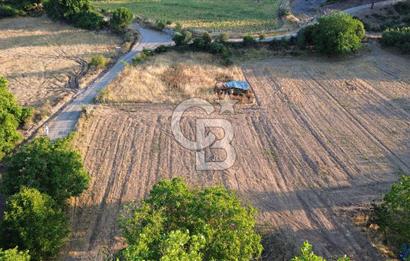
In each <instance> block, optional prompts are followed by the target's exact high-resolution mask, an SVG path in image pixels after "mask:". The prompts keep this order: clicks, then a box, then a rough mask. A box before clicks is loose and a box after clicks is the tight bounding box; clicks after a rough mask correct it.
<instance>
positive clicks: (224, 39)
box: [216, 33, 229, 43]
mask: <svg viewBox="0 0 410 261" xmlns="http://www.w3.org/2000/svg"><path fill="white" fill-rule="evenodd" d="M228 40H229V35H228V34H227V33H221V34H220V35H218V37H217V38H216V41H217V42H220V43H226V42H227V41H228Z"/></svg>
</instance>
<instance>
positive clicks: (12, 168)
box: [1, 137, 89, 203]
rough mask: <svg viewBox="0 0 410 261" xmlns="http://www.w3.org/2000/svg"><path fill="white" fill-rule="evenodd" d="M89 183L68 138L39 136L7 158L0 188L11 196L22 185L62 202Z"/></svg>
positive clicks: (76, 193) (79, 157)
mask: <svg viewBox="0 0 410 261" xmlns="http://www.w3.org/2000/svg"><path fill="white" fill-rule="evenodd" d="M88 182H89V176H88V174H87V172H86V170H85V169H84V167H83V164H82V159H81V156H80V154H79V153H78V152H77V151H75V150H73V149H72V148H71V146H70V143H69V139H59V140H56V141H54V142H53V141H50V139H48V138H46V137H41V138H37V139H34V140H33V141H32V142H30V143H28V144H25V145H23V146H22V147H21V148H20V149H19V150H18V151H17V152H16V153H15V154H14V155H12V156H10V157H8V158H6V173H4V175H3V180H2V187H1V188H2V191H3V193H4V194H6V195H12V194H14V193H16V192H18V191H19V190H20V188H21V187H23V186H27V187H33V188H36V189H38V190H39V191H41V192H44V193H47V194H48V195H50V196H51V197H53V199H55V200H56V201H57V202H58V203H63V202H64V201H65V200H66V199H67V198H69V197H71V196H78V195H79V194H81V192H83V191H84V190H85V189H86V188H87V186H88Z"/></svg>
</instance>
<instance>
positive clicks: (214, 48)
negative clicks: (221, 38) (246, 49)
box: [209, 42, 227, 54]
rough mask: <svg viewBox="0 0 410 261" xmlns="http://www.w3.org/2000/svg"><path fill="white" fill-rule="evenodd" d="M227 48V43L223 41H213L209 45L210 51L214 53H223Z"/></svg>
mask: <svg viewBox="0 0 410 261" xmlns="http://www.w3.org/2000/svg"><path fill="white" fill-rule="evenodd" d="M225 49H227V48H226V47H225V45H224V44H223V43H218V42H213V43H211V44H210V46H209V51H210V52H211V53H213V54H222V53H223V52H224V51H225Z"/></svg>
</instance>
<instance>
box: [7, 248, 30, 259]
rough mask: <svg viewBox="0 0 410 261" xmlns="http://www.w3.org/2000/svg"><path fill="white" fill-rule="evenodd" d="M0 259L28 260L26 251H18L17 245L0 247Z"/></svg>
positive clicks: (28, 256)
mask: <svg viewBox="0 0 410 261" xmlns="http://www.w3.org/2000/svg"><path fill="white" fill-rule="evenodd" d="M0 261H30V255H29V254H28V251H19V250H18V249H17V247H15V248H12V249H7V250H3V249H0Z"/></svg>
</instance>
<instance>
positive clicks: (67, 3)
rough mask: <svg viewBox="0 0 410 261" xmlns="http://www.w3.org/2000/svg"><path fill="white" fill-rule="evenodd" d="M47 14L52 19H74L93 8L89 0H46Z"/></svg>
mask: <svg viewBox="0 0 410 261" xmlns="http://www.w3.org/2000/svg"><path fill="white" fill-rule="evenodd" d="M44 7H45V9H46V12H47V15H48V16H49V17H51V18H52V19H65V20H68V21H70V20H72V19H73V18H74V17H75V16H77V15H78V14H80V13H83V12H88V11H90V10H91V5H90V2H89V0H46V1H45V3H44Z"/></svg>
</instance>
